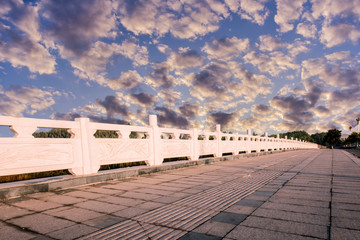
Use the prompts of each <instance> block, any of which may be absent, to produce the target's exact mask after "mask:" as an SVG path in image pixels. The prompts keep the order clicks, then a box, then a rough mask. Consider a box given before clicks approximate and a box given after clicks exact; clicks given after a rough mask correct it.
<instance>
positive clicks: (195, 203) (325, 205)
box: [0, 150, 360, 240]
mask: <svg viewBox="0 0 360 240" xmlns="http://www.w3.org/2000/svg"><path fill="white" fill-rule="evenodd" d="M359 160H360V159H359V158H356V157H354V156H353V155H351V154H350V153H347V152H345V151H341V150H306V151H305V150H302V151H295V152H285V153H277V154H272V155H266V156H259V157H253V158H242V159H239V160H232V161H226V162H219V163H216V164H212V165H202V166H196V167H189V168H183V169H177V170H171V171H166V172H159V173H154V174H150V175H145V176H139V177H132V178H127V179H121V180H116V181H109V182H104V183H101V184H97V185H91V186H83V187H76V188H71V189H66V190H61V191H58V192H47V193H38V194H32V195H28V196H26V197H22V198H16V199H11V200H8V201H3V202H0V239H77V238H79V239H261V240H264V239H282V240H284V239H341V240H344V239H360V161H359Z"/></svg>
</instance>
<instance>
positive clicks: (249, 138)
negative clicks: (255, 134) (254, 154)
mask: <svg viewBox="0 0 360 240" xmlns="http://www.w3.org/2000/svg"><path fill="white" fill-rule="evenodd" d="M246 132H247V135H248V137H247V138H248V142H247V146H246V152H247V153H251V150H252V149H251V146H252V142H251V129H247V130H246Z"/></svg>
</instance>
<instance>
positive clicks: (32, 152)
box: [0, 143, 73, 174]
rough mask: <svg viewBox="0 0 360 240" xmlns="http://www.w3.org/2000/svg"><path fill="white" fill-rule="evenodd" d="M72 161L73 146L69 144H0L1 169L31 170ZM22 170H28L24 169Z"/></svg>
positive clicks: (9, 170) (9, 171) (9, 172)
mask: <svg viewBox="0 0 360 240" xmlns="http://www.w3.org/2000/svg"><path fill="white" fill-rule="evenodd" d="M71 163H73V148H72V145H71V144H41V145H40V144H26V143H11V144H5V143H1V144H0V166H1V170H7V171H8V172H7V173H8V174H11V173H12V171H11V169H17V172H19V169H22V168H32V170H33V171H32V172H36V171H41V170H42V169H47V168H48V167H49V166H52V165H60V164H61V165H63V164H69V167H70V165H71ZM24 172H29V171H28V170H24Z"/></svg>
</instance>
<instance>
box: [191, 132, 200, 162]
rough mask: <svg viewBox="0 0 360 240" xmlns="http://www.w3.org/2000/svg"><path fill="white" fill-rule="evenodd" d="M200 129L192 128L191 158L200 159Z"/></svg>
mask: <svg viewBox="0 0 360 240" xmlns="http://www.w3.org/2000/svg"><path fill="white" fill-rule="evenodd" d="M198 137H199V136H198V130H197V128H193V129H192V144H191V145H192V153H191V159H190V160H198V159H199V141H198Z"/></svg>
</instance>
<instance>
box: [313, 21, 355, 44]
mask: <svg viewBox="0 0 360 240" xmlns="http://www.w3.org/2000/svg"><path fill="white" fill-rule="evenodd" d="M348 39H350V40H351V41H352V42H353V43H354V44H356V43H357V41H358V40H359V39H360V30H359V28H358V27H356V26H354V25H351V24H346V23H341V24H338V25H333V26H323V28H322V30H321V36H320V41H321V42H322V43H323V44H324V45H325V46H326V47H328V48H331V47H334V46H336V45H339V44H343V43H345V42H346V41H347V40H348Z"/></svg>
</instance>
